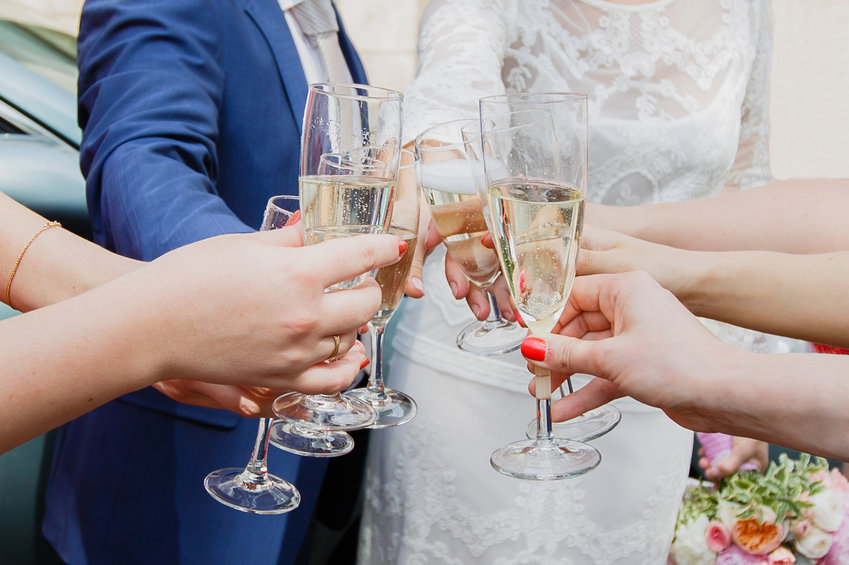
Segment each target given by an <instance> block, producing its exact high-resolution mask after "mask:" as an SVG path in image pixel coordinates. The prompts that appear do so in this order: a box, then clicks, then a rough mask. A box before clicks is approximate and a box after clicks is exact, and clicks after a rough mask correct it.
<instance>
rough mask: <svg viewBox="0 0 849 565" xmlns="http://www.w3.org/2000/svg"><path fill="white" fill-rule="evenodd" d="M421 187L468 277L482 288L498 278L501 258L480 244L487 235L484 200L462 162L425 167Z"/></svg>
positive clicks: (442, 162) (442, 235) (440, 233)
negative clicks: (482, 201)
mask: <svg viewBox="0 0 849 565" xmlns="http://www.w3.org/2000/svg"><path fill="white" fill-rule="evenodd" d="M421 183H422V188H423V190H424V194H425V197H426V198H427V201H428V204H429V205H430V213H431V216H432V218H433V223H434V225H435V226H436V230H437V231H438V232H439V235H440V237H442V241H443V242H444V243H445V247H446V248H447V249H448V253H449V254H450V255H451V257H452V258H453V259H454V260H455V261H456V262H457V263H458V264H459V265H460V267H461V268H462V269H463V272H464V273H465V275H466V276H467V277H468V278H469V280H471V281H472V282H474V283H476V284H478V285H480V286H484V287H486V286H488V285H490V284H492V282H493V281H494V280H495V279H496V277H497V276H498V258H497V257H496V255H495V253H493V251H492V250H491V249H489V248H487V247H484V246H483V244H482V243H481V238H482V237H483V236H484V235H485V234H486V233H487V226H486V219H485V216H484V211H483V204H482V203H481V199H480V197H479V196H478V194H477V192H476V191H475V184H474V178H473V177H472V174H471V171H470V169H469V166H468V164H467V163H466V161H465V160H463V159H456V160H450V161H439V162H435V163H430V164H428V165H427V167H426V168H425V167H424V166H423V167H422V175H421Z"/></svg>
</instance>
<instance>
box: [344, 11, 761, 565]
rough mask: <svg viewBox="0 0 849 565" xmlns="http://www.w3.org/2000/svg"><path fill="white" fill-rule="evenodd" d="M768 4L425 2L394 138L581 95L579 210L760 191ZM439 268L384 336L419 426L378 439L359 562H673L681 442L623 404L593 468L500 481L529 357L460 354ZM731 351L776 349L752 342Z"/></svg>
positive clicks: (744, 339) (452, 304)
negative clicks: (500, 106)
mask: <svg viewBox="0 0 849 565" xmlns="http://www.w3.org/2000/svg"><path fill="white" fill-rule="evenodd" d="M768 8H769V6H768V0H657V1H655V2H650V3H648V4H643V5H640V6H620V5H617V4H614V3H611V2H604V1H601V0H570V1H567V0H431V3H430V4H429V5H428V7H427V9H426V10H425V13H424V15H423V20H422V25H421V30H420V37H419V69H418V74H417V78H416V79H415V80H414V82H413V83H412V84H411V86H410V87H409V88H408V89H407V92H406V93H405V102H404V114H405V117H404V120H405V123H404V137H405V143H406V142H409V141H411V140H412V139H413V138H414V137H415V135H416V134H417V133H419V132H421V131H423V130H424V129H426V128H427V127H429V126H430V125H433V124H435V123H439V122H442V121H447V120H451V119H455V118H462V117H474V116H477V101H478V99H479V98H480V97H482V96H486V95H491V94H498V93H503V92H505V91H529V92H533V91H554V90H556V91H583V92H587V93H588V95H589V109H590V116H589V121H590V123H589V126H590V145H589V149H590V178H589V187H588V199H589V200H592V201H600V202H605V203H609V204H620V205H626V204H638V203H649V202H659V201H673V200H683V199H692V198H698V197H704V196H709V195H716V194H718V193H719V192H720V191H722V190H724V189H729V190H733V189H737V188H747V187H750V186H755V185H759V184H763V183H765V182H767V181H768V180H769V178H770V172H769V157H768V146H767V134H768V115H767V96H768V89H767V87H768V65H769V51H770V36H769V24H770V21H769V13H768ZM443 256H444V251H443V250H441V249H438V250H436V251H434V253H433V254H431V256H430V257H429V258H428V261H427V262H426V264H425V268H424V277H423V278H424V285H425V296H424V298H422V299H420V300H415V301H405V303H404V305H403V306H402V309H401V310H400V311H399V312H398V313H397V314H396V317H395V319H394V323H393V328H392V330H391V332H392V335H391V337H390V339H389V340H387V341H388V342H389V343H390V350H389V351H388V352H387V357H386V359H387V362H388V363H387V366H386V378H387V384H388V386H390V387H394V388H397V389H399V390H402V391H404V392H406V393H409V394H410V395H411V396H412V397H413V398H415V399H416V401H417V402H418V404H419V415H418V416H417V417H416V419H415V420H413V421H412V422H410V423H408V424H406V425H404V426H401V427H399V428H397V429H393V430H385V431H384V432H382V433H380V434H372V436H371V439H370V442H371V443H370V445H369V463H368V471H367V481H366V500H365V504H364V510H363V522H362V524H363V525H362V528H361V532H360V546H359V559H358V562H359V563H360V564H362V565H365V564H368V565H377V564H385V565H390V564H401V563H404V564H416V565H420V564H425V563H434V564H436V563H463V564H464V565H466V564H470V563H478V564H481V565H483V564H496V563H498V564H504V565H507V564H513V565H516V564H532V563H533V564H536V563H551V564H559V565H588V564H602V563H603V564H605V565H625V564H631V563H641V564H646V565H662V564H665V563H666V556H667V553H668V550H669V544H670V543H671V541H672V534H673V529H674V524H675V516H676V513H677V509H678V506H679V504H680V500H681V498H680V497H681V494H682V493H683V490H684V484H685V481H686V478H687V471H688V469H689V463H690V456H691V453H692V451H691V449H692V432H689V431H688V430H684V429H683V428H680V427H678V426H677V425H676V424H674V423H673V422H672V421H671V420H669V419H668V418H667V417H666V416H665V415H664V414H663V413H662V412H660V411H659V410H656V409H652V408H649V407H646V406H643V405H641V404H639V403H637V402H636V401H634V400H633V399H620V400H617V401H616V403H617V405H618V406H619V408H620V410H622V414H623V415H622V422H621V423H620V425H619V426H618V427H617V428H616V429H614V430H613V431H611V432H610V433H608V434H607V435H605V436H603V437H601V438H599V439H597V440H594V441H593V444H594V445H595V446H596V447H597V448H598V449H599V451H600V452H601V453H602V463H601V465H600V466H599V467H598V468H597V469H596V470H594V471H592V472H591V473H588V474H587V475H584V476H582V477H579V478H577V479H571V480H568V481H554V482H551V483H542V484H528V483H525V482H523V481H517V480H515V479H509V478H506V477H502V476H501V475H498V474H496V473H495V472H494V471H492V469H490V468H489V464H488V459H489V455H490V454H491V452H492V450H493V449H495V448H496V447H500V446H501V445H503V444H505V443H507V442H509V441H514V440H516V439H519V437H520V434H521V432H522V430H524V428H525V426H526V425H527V423H528V420H529V419H530V417H531V416H532V414H529V411H531V412H532V406H533V403H532V401H531V399H530V397H529V395H528V393H527V382H528V379H529V373H528V372H527V363H526V361H525V360H524V359H523V358H522V356H521V354H520V353H519V352H514V353H511V354H508V355H504V356H501V357H497V358H475V357H470V356H469V355H467V354H464V353H462V352H460V351H459V350H457V348H456V346H455V345H454V341H455V338H456V335H457V332H458V331H459V330H460V329H461V328H462V327H463V326H464V325H465V324H467V323H468V322H470V321H471V315H470V314H469V312H468V307H467V306H466V305H465V303H463V302H462V301H460V302H458V301H455V300H454V299H453V298H452V296H451V292H450V290H449V288H448V284H447V282H446V281H445V276H444V274H443V269H442V257H443ZM729 332H737V329H736V328H733V329H732V328H731V327H730V326H726V329H725V330H724V331H723V333H724V334H725V335H724V336H723V337H728V336H729V335H732V334H731V333H729ZM730 341H732V342H737V343H738V344H741V343H742V344H743V345H746V346H748V347H750V348H751V349H756V350H768V349H769V346H768V344H767V343H765V342H763V341H762V337H761V334H754V333H752V332H746V333H745V334H744V333H742V332H740V333H739V334H738V335H734V336H733V338H732V339H731V340H730ZM588 379H589V377H587V376H583V375H576V378H575V379H574V380H575V384H576V386H581V385H583V384H584V383H585V382H586V381H587V380H588Z"/></svg>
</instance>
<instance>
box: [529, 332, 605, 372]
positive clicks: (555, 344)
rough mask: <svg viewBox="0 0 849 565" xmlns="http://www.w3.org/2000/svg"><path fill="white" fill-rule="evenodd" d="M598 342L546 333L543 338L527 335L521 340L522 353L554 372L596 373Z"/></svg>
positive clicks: (536, 363) (538, 364) (535, 363)
mask: <svg viewBox="0 0 849 565" xmlns="http://www.w3.org/2000/svg"><path fill="white" fill-rule="evenodd" d="M598 346H599V342H597V341H586V340H582V339H578V338H575V337H569V336H564V335H556V334H548V335H547V336H546V337H545V339H543V338H541V337H539V336H533V335H532V336H529V337H526V338H525V339H524V341H522V355H524V356H525V359H527V360H528V361H530V362H532V363H533V364H534V365H537V366H539V367H543V368H545V369H550V370H551V371H554V372H556V373H567V374H574V373H587V374H590V375H596V374H597V372H598V364H597V363H596V362H595V359H596V358H597V355H598V354H597V349H598Z"/></svg>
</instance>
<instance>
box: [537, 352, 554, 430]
mask: <svg viewBox="0 0 849 565" xmlns="http://www.w3.org/2000/svg"><path fill="white" fill-rule="evenodd" d="M534 379H535V383H534V384H535V385H536V399H537V437H536V439H537V441H544V442H552V441H554V430H552V427H551V371H549V370H548V369H543V368H542V367H534Z"/></svg>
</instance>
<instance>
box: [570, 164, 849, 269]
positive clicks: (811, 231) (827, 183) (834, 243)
mask: <svg viewBox="0 0 849 565" xmlns="http://www.w3.org/2000/svg"><path fill="white" fill-rule="evenodd" d="M846 209H849V181H847V180H837V179H791V180H784V181H776V182H774V183H771V184H769V185H765V186H763V187H759V188H753V189H750V190H744V191H738V192H727V193H723V194H722V195H720V196H717V197H715V198H706V199H702V200H689V201H684V202H669V203H660V204H649V205H643V206H633V207H631V206H629V207H614V206H598V205H591V206H590V207H589V208H588V214H587V221H588V222H589V223H592V224H594V225H598V226H599V227H604V228H607V229H612V230H615V231H619V232H622V233H627V234H629V235H633V236H636V237H639V238H640V239H645V240H648V241H653V242H656V243H663V244H666V245H671V246H673V247H679V248H682V249H695V250H710V251H733V250H745V249H761V250H770V251H782V252H787V253H823V252H828V251H837V250H840V249H844V248H845V247H846V245H845V242H846V241H849V224H847V222H845V219H844V217H843V216H844V211H845V210H846Z"/></svg>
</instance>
